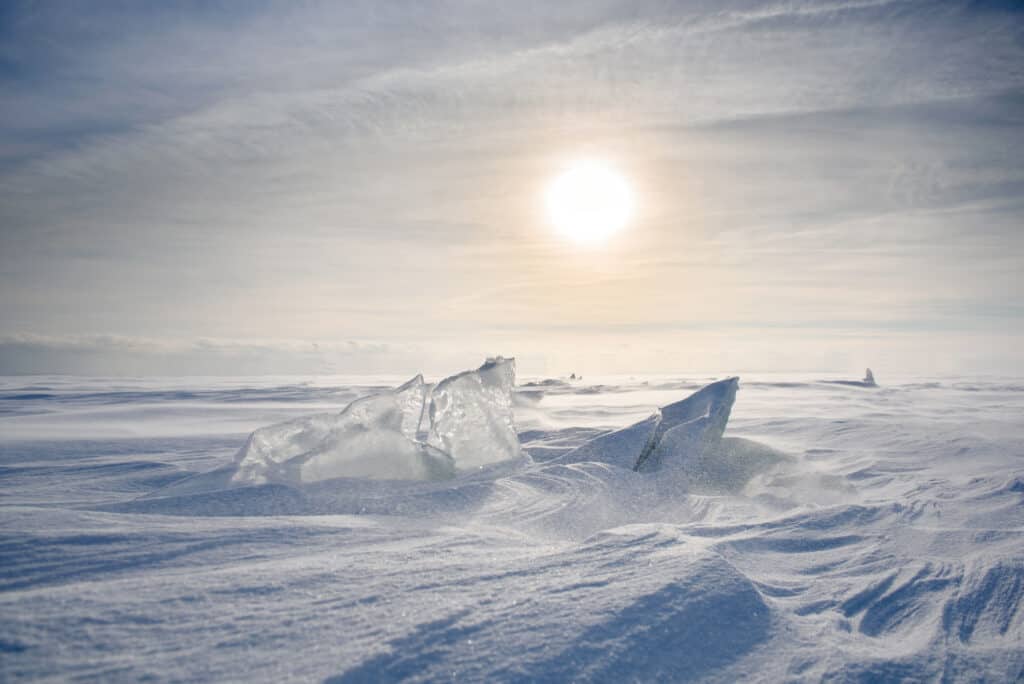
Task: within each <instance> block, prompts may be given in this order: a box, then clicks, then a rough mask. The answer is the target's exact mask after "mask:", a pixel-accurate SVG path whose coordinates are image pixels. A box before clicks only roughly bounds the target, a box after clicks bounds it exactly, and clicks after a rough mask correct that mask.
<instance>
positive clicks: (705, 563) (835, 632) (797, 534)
mask: <svg viewBox="0 0 1024 684" xmlns="http://www.w3.org/2000/svg"><path fill="white" fill-rule="evenodd" d="M492 370H495V371H500V370H501V368H500V365H497V366H492V367H491V368H488V367H487V365H485V368H484V369H481V371H480V372H479V373H480V374H479V375H478V376H476V377H475V378H473V376H472V374H470V375H469V376H454V377H455V378H461V379H458V380H454V381H453V382H450V383H448V384H447V385H446V386H445V392H444V394H443V396H445V397H446V398H447V399H446V401H447V403H445V404H444V405H442V404H441V402H437V403H435V404H434V409H433V416H434V418H433V419H434V421H435V424H436V425H437V426H438V428H437V429H436V430H434V436H433V437H432V436H431V424H430V421H431V417H430V413H431V411H430V408H429V406H430V405H431V400H430V399H429V398H428V397H427V395H428V394H430V389H429V388H428V385H427V384H426V383H423V381H422V379H418V378H417V379H414V380H413V381H411V382H410V383H406V384H405V385H404V386H399V387H398V389H397V390H394V389H391V388H393V387H395V386H396V385H398V384H399V382H396V380H399V381H400V379H394V378H391V379H386V380H383V379H382V380H380V381H375V382H373V383H372V384H371V385H367V384H365V383H363V384H360V383H359V382H352V381H350V380H349V381H343V380H333V379H330V380H322V381H319V382H317V383H313V384H302V383H300V382H299V381H296V380H275V381H271V382H267V381H261V380H251V381H247V382H246V383H239V382H238V381H230V382H228V381H219V380H217V381H215V380H203V381H202V383H203V384H198V383H199V382H200V381H191V382H194V383H196V384H194V385H191V386H189V385H182V384H179V385H177V386H170V385H169V384H168V383H167V382H166V381H160V382H155V381H153V382H148V381H116V382H115V381H106V380H101V379H95V380H72V379H61V378H28V379H26V378H8V379H2V380H0V506H2V510H3V514H2V516H0V617H2V619H3V624H4V634H3V635H2V636H0V680H3V681H18V680H30V679H31V680H38V679H51V680H68V679H75V678H79V679H92V680H102V681H138V680H141V679H156V680H161V681H166V680H171V681H196V680H213V681H224V680H243V679H244V680H251V681H275V682H276V681H283V680H304V681H310V680H312V681H332V682H360V681H397V680H407V681H436V680H451V679H456V680H459V681H482V680H486V681H508V682H519V681H523V682H525V681H552V682H554V681H559V682H560V681H567V680H573V679H574V680H582V681H600V682H605V681H608V682H612V681H614V682H618V681H690V680H701V681H718V682H734V681H773V682H774V681H805V680H822V679H824V680H830V681H933V680H947V681H1018V680H1020V679H1021V678H1022V676H1024V649H1022V648H1021V644H1022V643H1024V421H1022V419H1021V416H1022V415H1024V383H1022V382H1020V381H1018V380H1014V379H1012V378H989V379H985V378H896V377H888V376H887V377H886V379H885V382H884V384H883V386H881V387H878V388H873V389H872V390H871V391H866V390H865V389H864V388H863V387H857V386H850V385H841V384H830V383H829V382H822V378H819V377H813V376H812V377H806V378H801V377H792V376H786V377H780V376H749V375H748V376H745V377H744V378H743V381H742V383H741V384H738V383H737V382H736V381H735V380H733V379H727V380H724V381H718V382H710V381H711V379H710V378H709V379H701V378H685V379H679V378H667V377H652V378H641V379H624V378H592V377H589V376H588V378H587V381H586V383H578V382H577V383H572V384H570V383H554V382H544V379H542V378H538V379H535V381H534V382H535V384H534V385H533V386H531V387H529V388H528V391H529V392H531V393H532V394H531V396H530V398H529V399H528V400H525V401H521V400H516V399H515V397H514V396H513V397H509V394H508V393H507V392H505V391H504V389H503V388H505V387H506V386H507V387H508V388H509V390H510V391H511V380H510V379H506V378H507V376H505V375H503V374H502V372H495V373H494V374H493V375H490V376H489V375H488V372H489V371H492ZM474 373H477V371H474ZM467 377H469V378H471V379H472V382H468V381H466V378H467ZM847 377H849V376H847ZM836 379H837V380H838V379H841V378H836ZM442 384H444V383H439V384H438V385H436V386H434V388H433V392H434V393H435V396H436V392H437V390H438V388H440V387H441V385H442ZM702 387H708V388H709V389H707V390H702V389H701V388H702ZM737 390H738V391H737ZM695 393H696V394H695ZM421 396H422V397H423V398H422V399H421V398H420V397H421ZM496 396H501V397H504V398H507V401H508V402H509V403H508V406H509V407H511V410H512V411H514V414H515V415H514V423H513V422H511V421H512V418H513V416H511V415H510V414H506V413H505V412H504V411H505V409H504V408H502V407H503V406H504V404H503V403H502V401H496V400H495V397H496ZM361 397H369V399H361ZM503 401H504V400H503ZM346 405H349V408H347V409H345V410H344V411H341V412H340V413H339V412H338V409H337V407H341V406H346ZM417 406H418V407H419V409H420V411H421V415H416V414H417ZM659 406H660V407H662V408H661V409H657V410H655V409H656V407H659ZM424 407H427V408H426V410H424ZM482 407H486V410H484V408H482ZM652 411H653V412H654V413H653V415H652ZM457 415H462V416H466V417H467V420H466V421H464V424H466V423H469V424H472V425H474V426H478V427H479V428H480V429H479V430H476V429H474V430H473V431H471V434H470V436H469V437H467V438H457V437H456V436H455V434H454V433H450V434H448V437H446V438H445V439H446V440H447V441H445V440H442V439H441V435H442V434H446V430H447V429H448V428H442V427H440V426H442V425H446V426H449V428H451V429H452V430H457V428H456V427H455V426H456V425H458V420H457V419H456V418H455V416H457ZM505 416H508V421H509V422H505ZM469 417H471V418H472V419H470V418H469ZM726 421H728V422H726ZM272 424H274V425H273V427H272V428H269V429H268V428H260V426H265V425H272ZM512 425H515V426H516V427H517V428H518V439H517V440H516V442H515V444H514V445H511V444H510V443H509V442H508V441H507V440H503V437H502V436H503V435H506V434H507V430H508V429H511V426H512ZM176 426H177V427H176ZM354 426H358V427H354ZM414 426H415V427H414ZM253 430H255V432H253ZM676 431H678V434H676ZM76 433H78V434H79V436H74V435H75V434H76ZM249 433H252V437H251V438H250V439H249V446H248V447H247V450H246V451H245V452H243V454H242V455H241V456H236V455H235V454H236V451H237V450H238V448H239V446H240V445H242V444H245V443H246V441H247V438H246V435H247V434H249ZM257 435H260V438H261V439H265V442H266V444H265V445H262V446H258V445H255V444H254V442H255V441H256V440H257ZM354 435H362V436H363V437H362V438H357V437H354ZM673 435H675V436H674V437H671V436H673ZM670 437H671V439H669V438H670ZM361 440H363V441H361ZM387 440H393V441H395V442H397V443H398V444H401V445H406V444H408V445H412V447H411V448H422V449H424V450H426V451H425V452H423V453H427V454H431V455H437V454H442V453H443V454H444V455H445V456H450V457H451V458H452V462H453V464H454V466H455V469H454V470H452V471H449V472H448V473H447V474H448V475H449V477H448V478H447V479H415V478H416V477H420V476H421V475H422V473H419V472H418V471H415V469H413V470H411V471H404V470H401V468H406V467H407V466H408V464H410V463H419V462H422V461H420V460H417V459H421V458H422V455H423V454H422V453H419V452H413V451H409V452H403V451H402V449H392V448H390V447H387V446H382V445H386V443H387ZM402 440H404V441H402ZM481 443H482V444H484V445H485V446H487V447H489V451H488V453H489V456H487V457H486V458H482V459H481V461H477V462H474V461H465V460H464V465H463V466H459V455H460V454H463V453H465V452H464V451H463V450H464V449H467V448H470V447H469V446H467V445H469V444H481ZM520 444H521V445H522V446H521V447H520V446H519V445H520ZM280 445H284V446H286V447H287V448H285V449H283V450H279V449H277V448H276V447H278V446H280ZM502 445H504V446H502ZM670 445H677V446H678V445H685V448H682V449H676V448H674V447H673V448H669V447H670ZM403 448H404V446H403ZM519 449H521V450H522V457H520V456H519ZM332 450H336V452H335V453H333V454H332ZM645 450H647V451H648V452H649V455H648V456H647V457H646V458H645V459H644V462H645V463H647V464H648V467H641V468H640V469H639V470H637V469H636V466H637V461H639V460H640V456H639V455H640V454H642V453H645ZM321 453H323V454H328V456H325V457H324V461H323V463H324V464H332V465H330V468H329V469H327V470H324V471H322V472H321V473H318V474H316V475H315V476H312V477H309V478H308V479H307V478H305V477H304V476H303V475H302V470H303V467H306V466H307V464H309V463H310V462H315V461H314V459H315V458H316V457H317V455H318V454H321ZM249 454H259V457H258V458H255V457H254V458H253V459H252V460H250V461H249V462H248V465H245V467H244V468H243V467H242V464H243V463H246V457H247V456H248V455H249ZM353 455H355V457H353ZM381 455H384V462H387V463H392V465H389V466H388V467H396V468H398V470H395V471H390V472H389V473H388V474H387V475H385V476H384V477H387V478H389V479H371V478H377V477H380V475H379V473H377V472H374V473H361V472H360V471H359V470H358V468H357V467H356V464H365V463H371V462H376V461H377V460H378V458H377V457H379V456H381ZM527 455H528V456H530V457H531V458H530V459H527V458H526V456H527ZM438 458H440V456H438ZM464 458H467V457H465V456H464ZM295 459H298V460H295ZM388 459H392V461H389V460H388ZM288 463H292V464H293V465H292V466H289V468H293V469H291V470H289V468H285V467H284V464H288ZM395 463H397V464H399V466H394V464H395ZM333 464H338V470H333V468H334V465H333ZM402 464H405V465H402ZM264 466H265V467H264ZM317 467H320V466H317ZM360 467H362V466H360ZM282 472H283V474H282ZM408 472H412V473H413V475H412V477H408V478H405V477H403V478H401V479H390V478H391V477H394V476H396V475H401V474H403V473H408ZM239 473H244V474H243V475H241V476H239V478H238V479H236V475H238V474H239ZM339 473H343V476H341V477H337V475H338V474H339ZM239 480H240V481H239Z"/></svg>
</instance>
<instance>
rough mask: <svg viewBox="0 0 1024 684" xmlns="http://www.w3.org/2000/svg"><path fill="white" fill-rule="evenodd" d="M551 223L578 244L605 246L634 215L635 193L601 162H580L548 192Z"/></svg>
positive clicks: (553, 184)
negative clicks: (603, 243)
mask: <svg viewBox="0 0 1024 684" xmlns="http://www.w3.org/2000/svg"><path fill="white" fill-rule="evenodd" d="M545 199H546V206H547V213H548V219H549V220H550V221H551V224H552V225H553V226H554V227H555V229H556V230H557V231H558V232H559V233H560V234H561V235H564V236H565V237H567V238H569V239H570V240H572V241H574V242H577V243H584V244H586V243H589V244H593V243H598V242H603V241H604V240H606V239H607V238H608V237H610V236H611V235H612V234H614V233H617V232H618V231H620V230H622V228H624V227H625V226H626V224H627V223H628V222H629V219H630V218H631V217H632V215H633V193H632V191H631V190H630V187H629V184H628V183H627V182H626V179H625V178H623V177H622V175H621V174H619V173H618V172H617V171H615V170H614V169H613V168H611V167H610V166H608V165H607V164H604V163H602V162H599V161H593V160H588V161H579V162H576V163H574V164H572V165H571V166H570V167H569V168H567V169H566V170H565V171H563V172H562V174H561V175H559V176H558V177H556V178H555V179H553V180H552V181H551V183H550V184H549V185H548V188H547V194H546V197H545Z"/></svg>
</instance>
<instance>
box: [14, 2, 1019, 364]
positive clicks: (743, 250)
mask: <svg viewBox="0 0 1024 684" xmlns="http://www.w3.org/2000/svg"><path fill="white" fill-rule="evenodd" d="M1022 149H1024V8H1022V7H1021V6H1020V5H1018V4H1016V3H1012V2H1008V3H1007V2H1004V3H986V2H949V3H944V2H914V1H910V2H903V1H892V2H887V1H884V0H849V1H843V0H836V1H832V2H778V1H774V2H771V1H770V2H753V1H749V2H717V1H716V2H710V1H708V2H693V3H686V2H679V3H673V2H665V1H660V2H645V1H639V2H607V1H606V2H601V1H596V2H573V1H571V0H570V1H567V2H558V3H551V2H536V3H533V2H514V3H508V2H504V3H499V2H493V3H492V2H479V1H472V2H471V1H466V2H432V1H429V0H426V1H417V2H403V1H398V2H388V3H380V2H344V3H342V2H322V3H321V2H280V3H277V2H248V3H238V2H224V3H217V2H153V3H146V2H132V3H121V2H116V3H108V2H101V1H98V2H90V3H75V2H63V3H62V2H55V3H49V2H21V1H19V0H12V1H10V2H5V3H3V4H2V5H0V374H23V373H74V374H89V375H97V374H98V375H106V374H120V375H125V374H126V375H210V374H215V375H223V374H332V373H347V374H352V373H374V374H378V373H395V374H401V373H407V372H408V373H411V372H415V371H417V370H423V371H426V372H428V373H442V372H448V371H452V370H456V369H459V368H465V367H471V366H475V365H477V364H478V363H479V362H480V361H481V360H482V359H483V357H484V356H487V355H492V354H503V355H506V356H516V357H517V359H518V361H519V368H520V372H521V373H525V374H530V375H559V374H568V373H570V372H577V373H583V374H605V373H687V372H697V371H701V372H711V373H721V374H725V373H732V372H742V371H744V370H757V371H778V372H786V371H798V370H799V371H821V372H826V371H828V372H838V373H844V372H850V373H854V372H856V373H859V372H861V371H862V370H863V368H864V367H865V366H872V367H873V368H874V369H875V371H876V375H879V376H880V379H881V378H883V377H884V376H885V374H886V373H888V374H894V373H903V372H912V373H924V374H928V373H969V374H980V373H994V374H1011V375H1013V374H1016V375H1024V344H1022V343H1024V305H1022V303H1021V295H1022V294H1024V276H1022V274H1024V249H1022V248H1024V154H1022V153H1021V150H1022ZM578 159H600V160H603V161H604V162H606V163H607V164H608V165H610V166H612V167H613V168H615V169H617V170H618V172H619V173H621V174H622V176H623V177H624V178H625V179H626V180H627V182H628V183H629V185H630V187H631V188H632V190H633V193H634V196H635V203H636V209H635V212H634V216H633V219H632V220H631V222H630V223H629V225H628V226H627V227H626V228H625V229H623V230H622V231H620V232H619V233H617V234H616V235H614V236H613V237H612V238H611V239H609V240H608V241H606V242H603V243H601V244H599V245H590V246H581V245H578V244H574V243H571V242H569V241H566V240H565V239H564V238H563V237H561V236H559V235H558V234H557V233H556V231H554V230H553V229H552V226H551V225H550V222H549V221H548V218H547V216H546V215H545V211H544V203H543V197H544V192H545V188H546V186H547V184H548V183H550V181H551V179H552V178H554V177H555V176H557V175H558V174H559V173H560V172H561V171H562V170H564V169H565V168H566V167H567V166H569V165H571V164H572V163H573V162H574V161H575V160H578Z"/></svg>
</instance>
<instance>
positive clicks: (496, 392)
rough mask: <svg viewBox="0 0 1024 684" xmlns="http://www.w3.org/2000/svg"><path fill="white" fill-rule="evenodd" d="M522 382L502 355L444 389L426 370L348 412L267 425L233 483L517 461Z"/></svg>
mask: <svg viewBox="0 0 1024 684" xmlns="http://www.w3.org/2000/svg"><path fill="white" fill-rule="evenodd" d="M514 386H515V359H504V358H501V357H498V358H495V359H488V360H487V362H486V363H484V365H482V366H481V367H480V368H479V369H477V370H475V371H465V372H463V373H459V374H457V375H453V376H451V377H449V378H446V379H444V380H442V381H441V382H439V383H438V384H437V385H436V386H431V385H428V384H426V383H424V381H423V376H421V375H417V376H416V377H415V378H413V379H412V380H410V381H408V382H407V383H405V384H404V385H402V386H400V387H398V388H397V389H394V390H389V391H386V392H381V393H380V394H374V395H371V396H367V397H362V398H360V399H356V400H355V401H353V402H352V403H351V404H349V405H348V406H347V407H346V408H345V409H344V410H343V411H342V412H341V413H337V414H332V413H322V414H318V415H314V416H308V417H304V418H298V419H296V420H290V421H287V422H284V423H278V424H276V425H271V426H268V427H264V428H260V429H258V430H256V431H255V432H253V433H252V434H251V435H250V436H249V439H248V441H247V442H246V443H245V446H243V447H242V449H241V451H239V453H238V456H237V457H236V459H235V472H234V474H233V475H232V476H231V484H232V485H236V486H237V485H258V484H267V483H274V482H276V483H288V484H308V483H314V482H322V481H324V480H334V479H337V478H342V477H345V478H370V479H378V480H437V479H445V478H450V477H454V476H455V474H456V472H457V471H460V470H467V469H471V468H478V467H480V466H483V465H486V464H489V463H495V462H498V461H506V460H510V459H515V458H518V457H519V455H520V448H519V439H518V437H517V436H516V430H515V423H514V421H513V419H512V390H513V388H514Z"/></svg>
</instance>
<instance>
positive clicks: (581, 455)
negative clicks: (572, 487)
mask: <svg viewBox="0 0 1024 684" xmlns="http://www.w3.org/2000/svg"><path fill="white" fill-rule="evenodd" d="M738 386H739V378H727V379H725V380H719V381H718V382H713V383H711V384H710V385H707V386H705V387H703V388H701V389H700V390H698V391H696V392H694V393H693V394H691V395H690V396H689V397H687V398H686V399H683V400H681V401H677V402H675V403H673V404H669V405H667V406H663V407H662V408H661V409H659V410H658V411H657V412H655V413H654V415H652V416H651V417H649V418H647V419H645V420H642V421H640V422H638V423H634V424H633V425H630V426H629V427H626V428H623V429H621V430H616V431H614V432H610V433H608V434H606V435H602V436H600V437H598V438H596V439H593V440H591V441H589V442H587V443H586V444H584V445H582V446H580V447H578V448H576V449H574V450H573V451H570V452H569V453H567V454H566V455H565V456H563V457H561V459H560V460H562V461H564V462H570V463H571V462H582V461H600V462H604V463H610V464H612V465H617V466H620V467H623V468H628V469H631V470H636V471H640V472H650V471H654V470H661V469H669V468H671V469H682V470H685V469H687V468H688V467H691V466H692V465H693V464H696V463H699V462H700V461H701V460H702V459H703V458H704V457H705V456H706V455H710V454H714V453H717V452H718V450H719V446H720V443H721V441H722V434H723V433H724V432H725V426H726V424H727V423H728V422H729V413H730V412H731V411H732V405H733V403H734V402H735V401H736V390H737V388H738Z"/></svg>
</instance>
